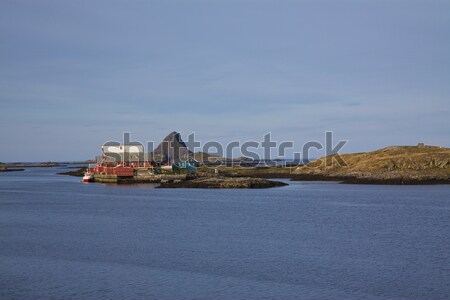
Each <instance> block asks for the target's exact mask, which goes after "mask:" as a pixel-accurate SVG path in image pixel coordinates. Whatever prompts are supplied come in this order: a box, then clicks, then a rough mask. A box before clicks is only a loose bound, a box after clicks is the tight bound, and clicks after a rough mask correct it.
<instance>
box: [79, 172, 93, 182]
mask: <svg viewBox="0 0 450 300" xmlns="http://www.w3.org/2000/svg"><path fill="white" fill-rule="evenodd" d="M93 179H94V177H93V175H92V173H91V172H90V171H86V172H84V176H83V179H82V180H81V182H91V181H93Z"/></svg>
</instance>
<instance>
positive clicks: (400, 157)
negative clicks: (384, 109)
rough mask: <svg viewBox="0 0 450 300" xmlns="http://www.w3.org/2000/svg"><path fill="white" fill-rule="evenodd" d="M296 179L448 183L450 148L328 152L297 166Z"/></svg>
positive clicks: (396, 148) (407, 147) (393, 148)
mask: <svg viewBox="0 0 450 300" xmlns="http://www.w3.org/2000/svg"><path fill="white" fill-rule="evenodd" d="M294 173H295V174H296V175H297V177H298V179H301V178H302V177H304V178H307V177H310V178H313V177H316V178H319V177H320V178H323V179H325V180H327V179H337V180H344V181H347V182H361V183H450V149H449V148H443V147H436V146H424V145H418V146H391V147H386V148H383V149H379V150H376V151H372V152H367V153H353V154H341V155H340V156H339V155H330V156H327V157H323V158H320V159H317V160H315V161H312V162H310V163H308V164H307V165H305V166H301V167H298V168H297V169H296V170H295V171H294Z"/></svg>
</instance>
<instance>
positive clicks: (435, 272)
mask: <svg viewBox="0 0 450 300" xmlns="http://www.w3.org/2000/svg"><path fill="white" fill-rule="evenodd" d="M66 170H67V169H62V168H29V169H26V170H25V171H23V172H8V173H0V299H99V298H101V299H167V300H169V299H170V300H173V299H430V300H431V299H449V298H450V185H436V186H382V185H346V184H337V183H331V182H328V183H321V182H289V186H286V187H279V188H272V189H261V190H257V189H240V190H239V189H236V190H213V189H211V190H208V189H173V190H172V189H156V188H155V185H151V184H145V185H105V184H95V183H88V184H85V183H81V182H80V178H77V177H70V176H63V175H57V174H56V173H57V172H62V171H66ZM286 181H287V180H286ZM287 182H288V181H287Z"/></svg>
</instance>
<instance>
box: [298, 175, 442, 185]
mask: <svg viewBox="0 0 450 300" xmlns="http://www.w3.org/2000/svg"><path fill="white" fill-rule="evenodd" d="M291 180H292V181H335V182H338V183H342V184H378V185H432V184H450V179H446V178H439V177H427V178H412V177H392V178H379V177H375V176H374V177H353V176H333V175H322V174H299V175H294V176H292V177H291Z"/></svg>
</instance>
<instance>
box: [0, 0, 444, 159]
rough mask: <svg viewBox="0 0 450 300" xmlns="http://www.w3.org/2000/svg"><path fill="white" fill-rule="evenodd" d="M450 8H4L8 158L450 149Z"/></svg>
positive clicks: (0, 7)
mask: <svg viewBox="0 0 450 300" xmlns="http://www.w3.org/2000/svg"><path fill="white" fill-rule="evenodd" d="M449 53H450V2H449V1H438V0H426V1H415V0H408V1H406V0H390V1H384V0H373V1H364V0H355V1H347V0H343V1H335V0H329V1H321V0H314V1H301V0H299V1H282V0H278V1H264V0H262V1H261V0H260V1H233V0H226V1H225V0H224V1H220V0H217V1H195V0H193V1H181V0H180V1H172V0H165V1H45V0H41V1H21V0H3V1H0V111H1V118H0V125H1V126H0V137H1V138H2V143H1V146H0V147H1V148H0V161H47V160H56V161H58V160H59V161H61V160H82V159H88V158H92V157H93V156H94V155H96V154H98V153H99V151H100V150H99V149H100V145H101V144H102V143H104V142H106V141H109V140H120V139H121V136H122V133H123V132H131V134H132V137H133V139H135V140H138V141H141V142H146V141H155V142H159V141H160V140H161V139H162V138H163V137H164V136H165V135H166V134H168V133H169V132H171V131H173V130H176V131H180V132H181V133H182V134H183V136H185V135H187V134H188V133H190V132H196V134H197V138H198V139H200V140H201V141H208V140H212V139H215V140H218V141H220V142H223V143H225V142H228V141H231V140H242V141H246V140H251V139H254V140H257V141H260V140H262V137H263V135H264V134H265V133H267V132H269V131H270V132H272V137H273V138H274V139H276V140H278V141H282V140H292V141H294V142H295V145H296V146H297V147H298V150H300V148H301V145H302V144H303V143H305V142H307V141H309V140H317V141H323V140H324V132H325V131H334V133H335V139H346V140H349V143H348V144H347V145H346V146H345V148H344V149H343V152H356V151H370V150H374V149H377V148H382V147H385V146H389V145H414V144H416V143H417V142H425V143H427V144H433V145H440V146H446V147H450V121H449V120H450V117H449V116H450V84H449V83H450V54H449Z"/></svg>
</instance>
